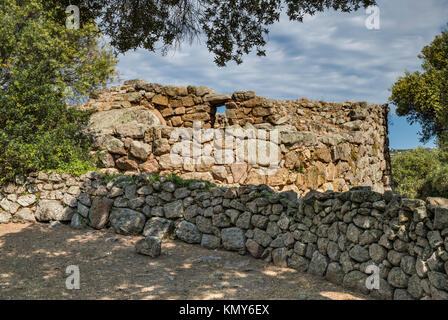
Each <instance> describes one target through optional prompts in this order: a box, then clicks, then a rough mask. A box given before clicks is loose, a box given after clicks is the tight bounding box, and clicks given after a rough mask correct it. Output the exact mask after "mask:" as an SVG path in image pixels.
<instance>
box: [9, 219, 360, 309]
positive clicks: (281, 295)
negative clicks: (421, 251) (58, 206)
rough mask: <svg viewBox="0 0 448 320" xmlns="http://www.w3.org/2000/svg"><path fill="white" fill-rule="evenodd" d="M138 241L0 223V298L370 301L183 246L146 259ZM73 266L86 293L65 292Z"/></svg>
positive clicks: (108, 233)
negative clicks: (71, 266)
mask: <svg viewBox="0 0 448 320" xmlns="http://www.w3.org/2000/svg"><path fill="white" fill-rule="evenodd" d="M138 239H139V237H131V236H121V235H117V234H115V233H113V231H112V230H110V229H108V230H101V231H95V230H74V229H71V228H70V227H69V226H66V225H59V226H55V227H50V226H49V225H48V224H0V255H1V256H0V257H1V258H0V299H201V300H202V299H294V300H303V299H319V300H320V299H325V300H326V299H332V300H333V299H350V300H354V299H366V297H365V296H363V295H361V294H357V293H353V292H349V291H347V290H345V289H343V288H341V287H339V286H336V285H333V284H331V283H329V282H327V281H324V280H322V279H320V278H318V277H314V276H312V275H308V274H301V273H298V272H296V271H294V270H292V269H287V268H280V267H276V266H273V265H272V264H269V263H266V262H264V261H261V260H257V259H253V258H251V257H249V256H241V255H239V254H238V253H233V252H226V251H218V250H215V251H212V250H208V249H204V248H202V247H200V246H198V245H189V244H185V243H183V242H179V241H172V240H167V241H165V242H164V243H163V244H162V255H161V256H160V257H158V258H150V257H147V256H142V255H139V254H137V253H136V252H135V249H134V244H135V242H136V241H137V240H138ZM219 257H220V258H219ZM69 265H78V266H79V269H80V279H81V281H80V284H81V285H80V286H81V287H80V289H79V290H68V289H66V286H65V282H66V277H67V276H68V275H66V273H65V271H66V267H67V266H69Z"/></svg>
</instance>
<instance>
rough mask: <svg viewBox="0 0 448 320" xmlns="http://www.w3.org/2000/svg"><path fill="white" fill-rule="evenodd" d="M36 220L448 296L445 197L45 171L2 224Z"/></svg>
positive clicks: (25, 186)
mask: <svg viewBox="0 0 448 320" xmlns="http://www.w3.org/2000/svg"><path fill="white" fill-rule="evenodd" d="M35 220H37V221H43V222H45V221H54V220H57V221H62V222H64V221H65V222H67V223H69V222H70V224H71V226H72V227H74V228H86V227H88V226H90V227H93V228H96V229H101V228H107V227H112V228H113V229H114V230H115V232H117V233H120V234H133V235H142V236H143V238H142V240H140V241H139V242H138V243H137V245H136V249H137V252H140V253H143V254H149V255H153V256H156V255H157V254H158V253H159V250H160V244H161V242H162V241H161V240H163V239H164V238H166V237H175V238H177V239H180V240H182V241H185V242H188V243H192V244H197V245H201V246H203V247H206V248H210V249H215V248H221V249H225V250H232V251H237V252H239V253H240V254H250V255H252V256H254V257H255V258H260V259H265V260H266V261H272V262H273V263H274V264H276V265H281V266H288V267H290V268H294V269H297V270H299V271H300V272H309V273H312V274H315V275H319V276H322V277H325V278H326V279H328V280H329V281H331V282H334V283H337V284H342V285H344V286H345V287H347V288H353V289H355V290H358V291H361V292H363V293H365V294H370V295H372V296H373V297H376V298H381V299H444V300H447V299H448V277H447V274H448V200H447V199H442V198H428V199H427V200H426V201H423V200H415V199H402V198H401V197H400V196H398V195H394V194H393V193H392V192H391V191H387V192H385V193H384V194H383V193H377V192H374V191H371V188H369V187H357V188H353V189H351V190H350V191H348V192H331V191H327V192H324V193H321V192H317V191H311V192H309V193H308V194H306V196H304V197H302V198H297V194H296V193H294V192H292V191H285V192H281V193H276V192H273V190H272V189H271V188H269V187H268V186H266V185H258V186H255V185H250V186H241V187H237V188H228V187H222V186H221V187H216V186H213V185H211V184H209V183H206V182H204V181H184V180H179V179H177V178H175V177H171V178H166V177H164V176H158V175H152V174H138V175H132V176H130V175H118V176H110V175H104V174H102V173H98V172H89V173H87V174H85V175H83V176H81V177H79V178H75V177H71V176H68V175H59V174H56V173H51V174H45V173H39V174H35V175H32V176H30V177H28V178H27V179H18V180H17V184H9V185H5V186H4V187H3V188H2V192H1V196H0V222H3V223H6V222H11V221H16V222H19V221H35ZM162 246H163V244H162ZM162 250H163V247H162ZM372 265H376V266H378V267H379V271H380V273H379V276H380V282H379V289H378V290H377V289H371V290H369V289H367V287H366V285H365V283H366V279H367V277H368V276H369V273H368V272H367V269H368V268H371V267H369V266H372Z"/></svg>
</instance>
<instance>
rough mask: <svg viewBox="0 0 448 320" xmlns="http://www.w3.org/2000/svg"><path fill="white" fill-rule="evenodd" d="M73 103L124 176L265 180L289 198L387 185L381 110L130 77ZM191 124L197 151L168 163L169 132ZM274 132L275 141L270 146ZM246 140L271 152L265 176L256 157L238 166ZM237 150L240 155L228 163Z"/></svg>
mask: <svg viewBox="0 0 448 320" xmlns="http://www.w3.org/2000/svg"><path fill="white" fill-rule="evenodd" d="M219 106H225V107H226V113H225V115H224V114H217V113H216V110H217V108H218V107H219ZM78 107H79V108H82V109H86V110H93V111H94V114H93V115H92V117H91V121H90V124H89V126H88V128H87V129H86V131H87V132H88V133H89V134H90V135H91V136H92V140H93V143H94V146H95V148H96V150H98V155H99V158H100V160H101V163H102V165H103V166H104V167H106V168H116V169H118V170H119V171H121V172H124V173H134V172H161V173H162V174H166V173H169V172H174V173H176V174H177V175H179V176H181V177H183V178H195V179H204V180H208V181H212V182H214V183H216V184H220V185H233V186H239V185H249V184H262V183H265V184H268V185H269V186H271V187H273V188H274V189H275V190H278V191H285V190H294V191H295V192H297V193H299V194H302V193H306V192H307V191H309V190H319V191H326V190H334V191H347V190H348V189H349V188H350V187H353V186H371V187H372V188H373V190H375V191H379V192H383V191H384V190H387V189H389V187H390V164H389V162H390V160H389V153H388V138H387V130H388V128H387V113H388V108H387V106H386V105H383V106H379V105H373V104H372V105H370V104H366V103H362V102H361V103H357V102H343V103H326V102H311V101H308V100H307V99H298V100H297V101H280V100H278V101H274V100H271V99H267V98H263V97H259V96H257V95H256V94H255V93H254V92H253V91H246V92H235V93H233V94H231V95H223V94H216V93H215V92H214V90H213V89H209V88H206V87H195V86H188V87H174V86H162V85H159V84H153V83H147V82H145V81H143V80H131V81H126V82H125V83H124V85H122V86H116V87H112V88H107V89H101V90H98V91H95V92H93V93H92V94H91V98H90V99H89V101H87V102H86V103H85V104H84V105H82V106H78ZM195 121H196V122H197V123H198V124H199V125H200V127H201V128H202V129H203V130H202V131H201V136H200V137H199V138H194V139H193V138H192V140H191V142H190V143H191V145H194V144H197V143H198V144H199V145H200V146H199V147H200V149H201V150H202V151H201V153H200V154H199V155H198V156H197V157H196V158H195V159H194V163H191V162H185V161H183V163H181V164H175V163H173V161H172V158H171V156H170V154H171V152H172V151H173V148H176V145H178V144H179V142H180V140H179V139H178V140H176V139H173V136H172V134H173V132H174V131H176V130H177V129H179V128H186V129H185V130H187V131H188V132H189V133H188V134H189V135H190V136H193V131H194V130H195V129H194V128H193V125H194V122H195ZM210 129H216V130H210ZM235 130H244V134H243V135H242V136H239V135H238V134H235V133H234V132H235ZM274 131H275V132H278V140H276V141H274V142H273V140H272V136H273V132H274ZM264 134H265V136H263V135H264ZM229 139H230V140H229ZM255 140H256V142H255V144H257V145H266V146H267V148H269V147H271V149H272V147H276V149H275V150H276V152H278V161H275V166H276V167H277V168H278V170H277V171H275V173H272V174H269V175H266V174H261V175H260V169H263V168H265V167H268V166H269V167H270V166H272V165H273V162H272V161H267V160H268V159H267V158H266V157H265V156H264V155H263V154H257V155H256V159H255V161H252V162H251V161H248V158H249V157H250V156H251V152H250V151H249V150H248V149H247V144H248V143H250V142H251V141H252V142H253V141H255ZM248 141H249V142H248ZM265 141H268V142H265ZM191 145H190V146H191ZM241 147H246V149H244V151H242V152H243V153H244V155H243V156H241V157H238V155H237V153H238V151H237V149H238V148H241ZM226 157H227V158H226Z"/></svg>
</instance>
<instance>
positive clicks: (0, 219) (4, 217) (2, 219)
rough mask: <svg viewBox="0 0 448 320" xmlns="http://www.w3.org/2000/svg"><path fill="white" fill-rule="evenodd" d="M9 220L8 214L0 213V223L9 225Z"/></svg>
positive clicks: (9, 215)
mask: <svg viewBox="0 0 448 320" xmlns="http://www.w3.org/2000/svg"><path fill="white" fill-rule="evenodd" d="M11 218H12V217H11V214H9V213H8V212H5V211H0V223H9V221H10V220H11Z"/></svg>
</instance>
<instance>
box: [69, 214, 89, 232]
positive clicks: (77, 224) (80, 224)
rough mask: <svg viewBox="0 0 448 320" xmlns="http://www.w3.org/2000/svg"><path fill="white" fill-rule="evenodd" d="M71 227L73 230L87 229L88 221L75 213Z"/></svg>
mask: <svg viewBox="0 0 448 320" xmlns="http://www.w3.org/2000/svg"><path fill="white" fill-rule="evenodd" d="M70 226H71V227H72V228H73V229H84V228H86V227H87V221H86V219H85V218H84V217H82V216H81V215H80V214H78V213H75V214H74V215H73V217H72V219H71V222H70Z"/></svg>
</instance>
